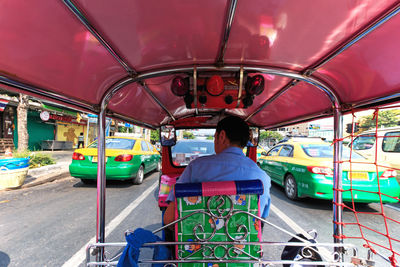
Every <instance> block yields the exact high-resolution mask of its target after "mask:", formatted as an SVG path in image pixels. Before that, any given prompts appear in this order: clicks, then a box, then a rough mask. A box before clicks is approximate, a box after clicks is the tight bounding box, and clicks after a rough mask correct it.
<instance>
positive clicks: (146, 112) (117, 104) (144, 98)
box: [108, 84, 168, 124]
mask: <svg viewBox="0 0 400 267" xmlns="http://www.w3.org/2000/svg"><path fill="white" fill-rule="evenodd" d="M108 108H109V109H110V110H111V111H113V112H117V113H119V114H122V115H124V116H127V117H132V118H140V120H141V121H142V122H144V123H147V124H154V121H157V122H160V121H163V120H164V118H165V117H167V115H168V114H166V112H165V111H163V110H162V109H160V107H159V106H158V105H157V103H156V102H155V101H154V100H153V99H152V98H151V97H150V96H149V95H148V94H147V93H146V92H144V89H143V87H142V86H138V85H137V84H130V85H128V86H125V87H124V88H122V89H121V90H119V91H118V92H117V93H116V95H114V97H113V98H112V99H111V101H110V103H109V105H108Z"/></svg>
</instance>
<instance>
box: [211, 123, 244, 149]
mask: <svg viewBox="0 0 400 267" xmlns="http://www.w3.org/2000/svg"><path fill="white" fill-rule="evenodd" d="M222 130H224V131H225V133H226V136H227V137H228V139H229V141H230V142H231V143H232V144H235V145H238V146H240V147H245V146H246V145H247V142H248V141H249V138H250V129H249V126H248V125H247V123H246V122H245V121H244V120H243V119H241V118H239V117H236V116H228V117H226V118H223V119H222V120H220V121H219V122H218V124H217V129H216V131H217V133H218V134H219V133H220V132H221V131H222Z"/></svg>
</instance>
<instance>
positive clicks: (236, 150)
mask: <svg viewBox="0 0 400 267" xmlns="http://www.w3.org/2000/svg"><path fill="white" fill-rule="evenodd" d="M249 135H250V131H249V126H248V125H247V123H246V122H245V121H244V120H242V119H241V118H239V117H236V116H228V117H225V118H224V119H222V120H221V121H219V122H218V124H217V128H216V131H215V135H214V148H215V153H216V154H215V155H210V156H204V157H199V158H197V159H195V160H193V161H191V162H190V163H189V165H188V166H187V167H186V168H185V170H184V171H183V173H182V175H181V176H180V177H179V179H178V181H177V183H201V182H209V181H238V180H251V179H259V180H261V181H262V183H263V185H264V193H263V194H262V195H261V196H260V214H261V217H263V218H266V217H267V216H268V214H269V207H270V192H269V191H270V187H271V178H270V177H269V176H268V175H267V174H266V173H265V172H264V171H263V170H261V169H260V168H259V167H258V166H257V164H256V163H255V162H254V161H252V160H251V159H250V158H248V157H246V156H245V155H244V154H243V148H244V147H245V146H246V144H247V142H248V140H249ZM174 200H175V198H174V194H173V192H171V193H170V194H169V196H168V198H167V201H171V202H170V203H169V205H168V207H167V210H166V211H165V214H164V224H168V223H171V222H173V221H174V210H175V203H174Z"/></svg>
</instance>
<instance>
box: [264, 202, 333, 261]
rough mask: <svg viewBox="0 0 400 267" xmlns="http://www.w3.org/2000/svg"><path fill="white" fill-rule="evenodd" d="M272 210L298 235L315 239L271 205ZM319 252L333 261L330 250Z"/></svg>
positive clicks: (323, 249) (324, 249)
mask: <svg viewBox="0 0 400 267" xmlns="http://www.w3.org/2000/svg"><path fill="white" fill-rule="evenodd" d="M271 210H272V212H274V213H275V214H276V215H277V216H278V217H280V218H281V219H282V221H284V222H285V223H286V224H287V225H288V226H289V227H290V228H292V230H293V231H294V232H295V233H296V234H299V233H300V234H303V235H304V236H305V237H307V238H313V237H312V236H311V235H310V234H309V233H307V231H306V230H304V229H303V228H301V227H300V226H299V225H298V224H297V223H295V222H294V221H293V220H292V219H290V218H289V217H288V216H287V215H286V214H284V213H283V212H282V211H280V210H279V209H278V208H277V207H275V206H274V205H272V204H271ZM318 250H319V252H320V253H321V255H322V256H323V258H325V259H329V260H332V253H331V252H329V250H328V249H326V248H324V247H318Z"/></svg>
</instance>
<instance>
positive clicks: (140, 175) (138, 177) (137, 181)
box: [133, 165, 144, 184]
mask: <svg viewBox="0 0 400 267" xmlns="http://www.w3.org/2000/svg"><path fill="white" fill-rule="evenodd" d="M143 178H144V168H143V165H140V167H139V170H138V171H137V173H136V177H135V178H133V183H134V184H141V183H142V182H143Z"/></svg>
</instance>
